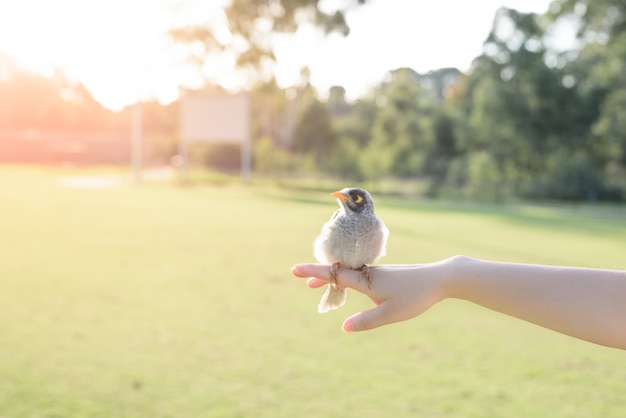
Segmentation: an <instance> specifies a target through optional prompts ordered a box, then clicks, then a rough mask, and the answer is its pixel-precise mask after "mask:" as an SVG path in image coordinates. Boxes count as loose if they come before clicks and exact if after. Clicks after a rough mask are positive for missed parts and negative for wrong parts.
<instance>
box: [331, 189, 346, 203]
mask: <svg viewBox="0 0 626 418" xmlns="http://www.w3.org/2000/svg"><path fill="white" fill-rule="evenodd" d="M331 195H333V196H335V197H336V198H337V199H339V200H345V201H346V202H347V201H349V200H350V198H349V197H348V196H346V195H345V194H343V193H341V192H340V191H337V192H332V193H331Z"/></svg>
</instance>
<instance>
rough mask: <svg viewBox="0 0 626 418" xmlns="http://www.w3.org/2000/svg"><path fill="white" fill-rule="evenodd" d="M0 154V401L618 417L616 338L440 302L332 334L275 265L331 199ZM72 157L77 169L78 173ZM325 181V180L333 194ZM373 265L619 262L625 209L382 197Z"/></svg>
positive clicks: (177, 411)
mask: <svg viewBox="0 0 626 418" xmlns="http://www.w3.org/2000/svg"><path fill="white" fill-rule="evenodd" d="M71 174H78V175H82V174H84V173H71V172H67V171H60V170H44V169H33V168H10V167H9V168H7V167H4V168H0V417H2V418H21V417H29V418H37V417H50V418H52V417H59V418H60V417H63V418H66V417H81V418H82V417H150V418H154V417H294V416H303V417H405V416H407V417H408V416H411V417H414V416H425V417H486V416H489V417H531V416H532V417H544V416H545V417H600V416H601V417H623V416H626V397H625V396H624V384H625V382H626V355H625V354H624V352H622V351H619V350H614V349H609V348H605V347H600V346H596V345H593V344H589V343H586V342H582V341H578V340H575V339H572V338H570V337H566V336H563V335H560V334H556V333H553V332H550V331H547V330H544V329H542V328H539V327H536V326H534V325H530V324H527V323H525V322H523V321H519V320H516V319H513V318H509V317H506V316H504V315H501V314H497V313H494V312H490V311H487V310H485V309H483V308H480V307H478V306H475V305H472V304H469V303H466V302H463V301H457V300H454V301H445V302H443V303H441V304H439V305H437V306H435V307H433V309H432V310H431V311H429V312H427V313H425V314H424V315H423V316H421V317H420V318H416V319H414V320H412V321H408V322H405V323H402V324H395V325H392V326H389V327H385V328H382V329H379V330H374V331H370V332H367V333H360V334H344V333H342V332H341V331H340V326H341V323H342V321H343V319H344V318H345V317H347V316H348V315H349V314H351V313H353V312H356V311H357V310H362V309H365V308H367V307H369V302H368V301H367V300H366V298H364V297H362V296H361V295H357V294H356V293H354V292H352V293H351V294H350V295H349V298H348V303H347V305H346V306H345V307H344V308H342V309H340V310H338V311H333V312H331V313H329V314H326V315H319V314H318V313H317V312H316V307H317V303H318V301H319V298H320V296H321V293H322V292H323V290H321V289H320V290H310V289H308V288H306V287H305V285H304V283H303V281H302V280H299V279H295V278H292V277H291V276H290V274H289V267H290V266H291V265H292V264H294V263H297V262H304V261H309V260H312V255H311V253H312V248H311V243H312V240H313V238H314V237H315V235H316V234H317V233H318V231H319V228H320V226H321V224H322V223H323V222H324V221H326V220H327V219H328V217H329V216H330V215H331V213H332V211H334V210H335V207H336V203H335V202H334V201H333V199H332V198H331V197H330V196H328V195H327V194H326V193H319V192H315V191H302V192H299V191H297V190H289V191H286V190H280V189H276V188H271V187H268V186H259V185H256V186H255V185H252V186H243V185H240V184H237V182H232V183H231V184H229V185H227V186H226V185H222V186H219V185H214V186H201V187H199V186H197V187H175V186H173V185H170V184H164V183H162V184H143V185H141V186H128V185H126V186H121V187H115V188H110V189H96V190H90V189H79V188H66V187H59V186H58V178H59V177H61V176H64V175H71ZM88 174H89V173H88ZM330 191H331V190H329V192H330ZM377 211H378V213H379V215H380V216H381V217H382V218H383V219H384V220H385V222H386V223H387V225H388V226H389V228H390V230H391V238H390V242H389V248H388V256H387V257H386V258H385V259H383V261H384V262H388V263H415V262H428V261H434V260H438V259H441V258H444V257H449V256H452V255H454V254H459V253H461V254H466V255H470V256H476V257H484V258H490V259H497V260H510V261H520V262H533V263H549V264H574V265H581V266H595V267H607V268H618V269H623V268H626V256H625V254H626V208H624V207H591V206H575V207H555V206H553V207H548V206H542V207H539V206H530V205H509V206H494V205H480V204H470V203H445V202H430V201H419V200H415V201H410V200H401V199H397V198H390V197H384V196H381V197H379V198H377Z"/></svg>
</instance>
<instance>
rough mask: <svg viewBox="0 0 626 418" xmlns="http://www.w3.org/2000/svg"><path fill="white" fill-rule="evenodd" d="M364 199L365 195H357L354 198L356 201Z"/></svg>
mask: <svg viewBox="0 0 626 418" xmlns="http://www.w3.org/2000/svg"><path fill="white" fill-rule="evenodd" d="M362 201H363V197H362V196H361V195H356V198H354V203H361V202H362Z"/></svg>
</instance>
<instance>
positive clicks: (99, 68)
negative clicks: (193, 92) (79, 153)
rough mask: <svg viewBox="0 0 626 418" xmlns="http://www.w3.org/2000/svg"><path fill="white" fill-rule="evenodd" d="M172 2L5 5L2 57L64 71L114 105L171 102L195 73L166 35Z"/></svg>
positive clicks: (37, 0)
mask: <svg viewBox="0 0 626 418" xmlns="http://www.w3.org/2000/svg"><path fill="white" fill-rule="evenodd" d="M214 3H217V2H214ZM173 4H174V2H173V1H171V0H170V1H166V0H157V1H154V0H134V1H127V0H108V1H101V0H100V1H99V0H91V1H89V0H87V1H86V0H56V1H48V0H21V1H15V2H1V3H0V54H2V55H8V56H9V57H11V58H13V59H15V60H16V61H17V62H18V63H19V64H20V66H22V67H24V68H26V69H28V70H31V71H36V72H39V73H42V74H44V75H52V74H53V73H54V71H55V70H61V71H62V72H63V73H64V74H66V76H67V77H69V78H70V79H73V80H78V81H80V82H82V83H83V84H84V85H85V86H86V87H87V88H88V89H89V90H90V91H91V92H92V94H93V95H94V98H96V100H98V101H100V102H101V103H102V104H104V105H105V106H107V107H109V108H112V109H120V108H122V107H123V106H125V105H127V104H129V103H133V102H135V101H137V100H138V99H140V100H145V99H153V98H156V99H158V100H160V101H162V102H169V101H172V100H175V99H176V97H177V96H178V86H179V82H180V80H187V81H189V83H190V84H193V83H194V81H196V82H197V78H198V77H197V75H196V77H195V78H196V80H194V74H193V71H191V70H190V69H189V68H188V67H187V66H186V65H185V60H184V57H183V56H181V54H180V53H177V52H176V47H175V45H174V43H173V41H172V40H171V39H170V38H169V36H168V30H169V29H170V26H171V24H172V23H173V20H174V19H176V18H177V17H178V18H180V16H179V14H177V13H176V10H175V8H174V6H173ZM218 6H219V5H218ZM205 9H206V8H205ZM179 12H180V11H179ZM182 12H183V13H184V10H183V11H182ZM205 12H207V11H206V10H205ZM183 18H184V17H183Z"/></svg>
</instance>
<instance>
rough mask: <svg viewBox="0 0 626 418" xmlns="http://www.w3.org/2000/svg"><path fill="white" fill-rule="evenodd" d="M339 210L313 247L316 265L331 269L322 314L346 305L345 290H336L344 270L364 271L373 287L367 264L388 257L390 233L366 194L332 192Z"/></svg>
mask: <svg viewBox="0 0 626 418" xmlns="http://www.w3.org/2000/svg"><path fill="white" fill-rule="evenodd" d="M331 195H333V196H335V197H336V198H337V202H339V209H338V210H337V211H336V212H335V213H334V215H333V216H332V218H330V220H329V221H328V222H326V223H325V224H324V226H323V227H322V232H321V233H320V235H319V236H318V237H317V238H316V239H315V242H314V244H313V248H314V255H315V258H316V259H317V261H319V262H320V263H323V264H328V265H330V283H329V284H328V289H326V293H324V295H323V296H322V300H321V301H320V304H319V306H318V307H317V310H318V312H319V313H325V312H328V311H329V310H331V309H337V308H339V307H341V306H342V305H343V304H344V303H345V302H346V290H345V289H339V287H338V286H337V272H338V271H339V268H340V267H341V266H344V267H347V268H350V269H355V270H361V278H362V279H365V280H367V283H368V286H371V283H372V278H371V275H370V271H369V267H368V264H371V263H374V262H375V261H376V260H378V259H379V258H380V257H382V256H383V255H385V250H386V245H387V237H388V236H389V230H388V229H387V227H386V226H385V224H384V223H383V221H381V220H380V219H378V218H377V217H376V214H375V213H374V201H373V200H372V196H370V194H369V193H368V192H367V190H363V189H359V188H345V189H343V190H340V191H337V192H333V193H331Z"/></svg>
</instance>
